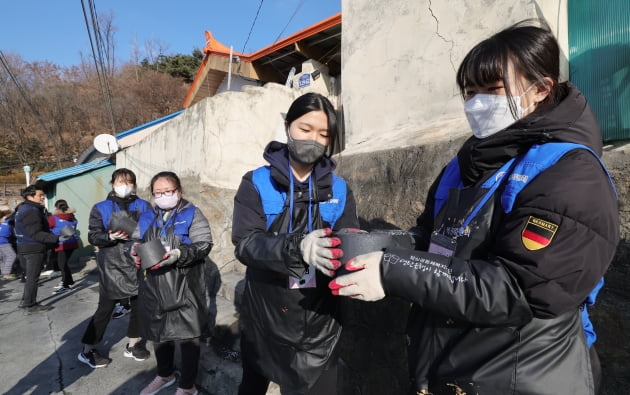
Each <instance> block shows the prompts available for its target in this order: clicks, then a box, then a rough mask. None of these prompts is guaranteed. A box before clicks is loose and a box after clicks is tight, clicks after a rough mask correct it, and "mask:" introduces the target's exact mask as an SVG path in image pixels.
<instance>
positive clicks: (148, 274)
mask: <svg viewBox="0 0 630 395" xmlns="http://www.w3.org/2000/svg"><path fill="white" fill-rule="evenodd" d="M151 193H152V195H153V200H154V202H155V208H154V209H153V210H151V211H147V212H145V213H144V214H142V216H141V217H140V220H139V221H138V228H137V229H136V231H135V232H134V234H133V238H134V239H136V240H141V241H142V242H150V241H152V240H160V241H161V243H162V245H163V246H164V247H165V250H166V252H165V253H164V255H163V257H162V260H161V261H159V262H158V263H157V264H155V265H153V266H151V267H150V268H148V269H144V270H143V275H142V276H140V290H139V294H138V301H139V303H138V308H139V313H138V314H139V316H140V322H141V325H140V329H141V333H142V335H143V337H144V338H146V339H147V340H151V341H152V342H153V348H154V354H155V359H156V361H157V375H156V376H155V378H154V379H153V380H152V381H151V382H150V383H149V384H148V385H147V386H146V387H145V388H144V389H143V390H142V391H141V392H140V394H141V395H142V394H155V393H157V392H158V391H160V390H161V389H163V388H166V387H169V386H171V385H172V384H173V383H174V382H175V346H176V345H178V346H179V348H180V351H181V363H182V365H181V366H179V371H180V373H181V374H180V377H179V385H178V387H179V388H178V389H177V391H176V392H175V394H176V395H186V394H197V389H196V388H195V379H196V378H197V368H198V364H199V356H200V348H199V347H200V346H199V336H201V332H202V331H203V329H204V328H205V326H206V325H207V323H208V311H207V303H206V293H205V279H204V273H205V271H204V266H205V265H204V264H205V263H206V262H207V256H208V254H209V253H210V250H211V249H212V234H211V232H210V225H209V223H208V220H207V219H206V217H205V216H204V215H203V213H202V212H201V210H199V208H197V207H195V205H193V204H192V203H191V202H189V201H187V200H186V199H184V198H182V185H181V182H180V180H179V177H177V175H176V174H175V173H173V172H170V171H165V172H161V173H158V174H156V175H155V176H153V179H152V180H151ZM132 254H134V256H135V258H136V266H138V267H140V266H142V261H141V259H140V256H139V255H136V254H135V252H132ZM143 267H146V266H143Z"/></svg>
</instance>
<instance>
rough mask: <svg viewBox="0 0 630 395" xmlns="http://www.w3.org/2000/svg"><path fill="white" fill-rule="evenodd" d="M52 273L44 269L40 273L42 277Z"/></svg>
mask: <svg viewBox="0 0 630 395" xmlns="http://www.w3.org/2000/svg"><path fill="white" fill-rule="evenodd" d="M52 273H53V271H52V270H45V271H43V272H42V273H41V276H43V277H49V276H50V275H51V274H52Z"/></svg>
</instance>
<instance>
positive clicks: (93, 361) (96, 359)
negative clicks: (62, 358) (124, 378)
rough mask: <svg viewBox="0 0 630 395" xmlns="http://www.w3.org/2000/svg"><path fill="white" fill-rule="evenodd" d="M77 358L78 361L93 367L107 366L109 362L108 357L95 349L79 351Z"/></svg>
mask: <svg viewBox="0 0 630 395" xmlns="http://www.w3.org/2000/svg"><path fill="white" fill-rule="evenodd" d="M77 358H78V359H79V361H81V362H83V363H84V364H86V365H88V366H89V367H91V368H94V369H96V368H102V367H103V366H107V365H108V364H109V363H110V362H111V361H110V360H109V359H108V358H105V357H103V356H101V354H99V353H98V351H96V350H91V351H90V352H87V353H84V352H80V353H79V355H77Z"/></svg>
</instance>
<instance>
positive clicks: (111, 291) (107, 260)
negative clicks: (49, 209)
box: [77, 168, 151, 369]
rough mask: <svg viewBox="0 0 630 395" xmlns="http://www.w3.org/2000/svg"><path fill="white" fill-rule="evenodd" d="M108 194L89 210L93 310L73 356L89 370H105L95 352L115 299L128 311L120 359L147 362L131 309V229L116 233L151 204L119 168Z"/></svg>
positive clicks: (134, 275)
mask: <svg viewBox="0 0 630 395" xmlns="http://www.w3.org/2000/svg"><path fill="white" fill-rule="evenodd" d="M110 184H111V185H112V190H111V191H110V192H109V193H108V194H107V199H105V200H103V201H101V202H98V203H96V204H95V205H94V206H93V207H92V210H91V211H90V219H89V223H88V240H89V242H90V244H92V245H93V246H95V247H98V252H97V253H96V264H97V268H98V281H99V287H98V306H97V308H96V311H95V312H94V315H93V316H92V318H91V319H90V321H89V323H88V325H87V327H86V328H85V332H84V333H83V337H82V339H81V342H82V343H83V347H82V350H81V352H80V353H79V354H78V355H77V358H78V360H79V361H81V362H83V363H84V364H86V365H88V366H89V367H91V368H94V369H95V368H100V367H104V366H107V365H108V364H109V363H110V362H111V361H110V359H109V358H106V357H104V356H103V355H101V353H100V352H99V351H98V350H97V349H96V345H97V344H98V343H100V342H101V340H102V339H103V335H104V334H105V329H107V325H108V324H109V321H110V320H111V317H112V313H113V311H114V308H115V306H116V302H117V301H118V300H119V299H125V298H130V305H131V313H130V315H129V325H128V327H127V338H128V341H129V342H128V343H127V345H126V347H125V350H124V351H123V356H124V357H126V358H133V359H134V360H135V361H144V360H146V359H147V358H149V355H150V353H149V351H148V350H147V349H146V346H145V344H144V343H145V342H144V341H143V340H142V339H141V337H140V329H139V327H138V315H137V314H136V312H137V309H136V307H135V305H136V300H137V296H138V269H137V268H136V266H135V264H134V260H133V259H132V257H131V256H129V248H128V246H127V245H126V243H127V241H128V240H129V233H131V232H133V227H132V228H130V229H131V230H129V229H127V227H126V226H125V227H124V228H125V229H121V225H120V224H122V223H124V222H123V221H124V220H127V221H129V222H131V223H133V224H134V227H135V225H136V224H137V221H138V218H140V215H141V214H142V213H143V212H145V211H147V210H150V209H151V204H149V202H147V201H146V200H144V199H140V198H139V197H138V196H137V195H136V175H135V173H134V172H133V171H131V170H129V169H126V168H120V169H116V170H114V172H113V173H112V177H111V180H110Z"/></svg>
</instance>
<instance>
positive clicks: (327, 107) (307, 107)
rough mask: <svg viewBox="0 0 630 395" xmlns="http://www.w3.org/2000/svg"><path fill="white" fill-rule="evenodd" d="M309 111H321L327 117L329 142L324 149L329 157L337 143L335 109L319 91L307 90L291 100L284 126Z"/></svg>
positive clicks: (337, 133) (287, 125)
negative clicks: (307, 91)
mask: <svg viewBox="0 0 630 395" xmlns="http://www.w3.org/2000/svg"><path fill="white" fill-rule="evenodd" d="M311 111H323V112H324V114H326V117H327V118H328V138H329V140H328V141H329V144H328V148H327V149H326V156H327V157H330V156H331V155H332V154H333V153H334V152H335V150H336V149H337V146H338V145H339V132H338V125H337V111H335V108H334V107H333V105H332V103H331V102H330V100H328V99H327V98H326V96H323V95H320V94H319V93H313V92H309V93H306V94H304V95H302V96H300V97H298V98H297V99H295V100H294V101H293V103H292V104H291V107H289V111H287V115H286V116H285V117H284V124H285V127H287V128H288V127H289V125H291V123H292V122H293V121H295V120H296V119H298V118H299V117H301V116H302V115H304V114H306V113H309V112H311Z"/></svg>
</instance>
